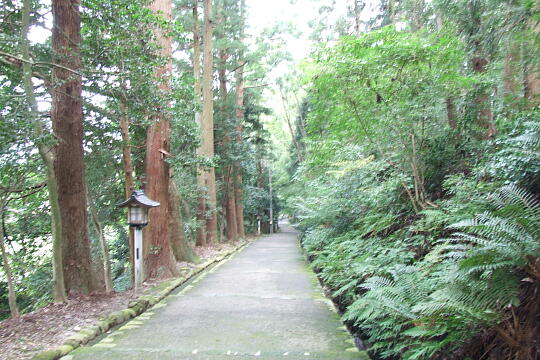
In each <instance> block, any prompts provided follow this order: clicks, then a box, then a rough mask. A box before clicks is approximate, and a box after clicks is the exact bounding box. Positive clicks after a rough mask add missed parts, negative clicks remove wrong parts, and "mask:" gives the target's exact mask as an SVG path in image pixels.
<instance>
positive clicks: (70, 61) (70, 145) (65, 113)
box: [51, 0, 94, 294]
mask: <svg viewBox="0 0 540 360" xmlns="http://www.w3.org/2000/svg"><path fill="white" fill-rule="evenodd" d="M52 14H53V31H52V48H53V61H54V67H53V73H52V75H53V81H52V84H53V88H52V109H51V118H52V124H53V131H54V134H55V136H56V138H57V139H58V145H57V146H56V156H55V159H54V172H55V175H56V180H57V183H58V202H59V205H60V216H61V218H62V221H61V231H62V256H63V269H64V283H65V286H66V291H67V293H68V294H89V293H90V292H92V291H93V290H94V289H93V288H92V279H91V276H92V273H91V260H90V241H89V239H88V233H87V217H86V216H87V214H86V184H85V178H84V152H83V109H82V87H81V85H82V83H81V75H80V74H79V70H80V68H81V56H80V42H81V20H80V12H79V1H78V0H74V1H61V0H53V1H52Z"/></svg>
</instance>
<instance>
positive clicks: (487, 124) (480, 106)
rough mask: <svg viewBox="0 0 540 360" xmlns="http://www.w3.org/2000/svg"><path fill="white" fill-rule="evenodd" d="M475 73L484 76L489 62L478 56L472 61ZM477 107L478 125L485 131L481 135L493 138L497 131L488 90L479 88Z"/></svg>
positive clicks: (476, 99)
mask: <svg viewBox="0 0 540 360" xmlns="http://www.w3.org/2000/svg"><path fill="white" fill-rule="evenodd" d="M472 63H473V71H474V72H475V73H477V74H484V73H485V72H486V71H487V65H488V60H487V59H486V58H485V57H482V56H476V57H475V58H473V60H472ZM475 105H476V113H477V115H476V119H477V120H476V122H477V125H478V126H479V127H480V128H482V129H485V131H484V132H483V133H482V134H481V137H482V138H484V139H490V138H493V137H494V136H495V135H496V133H497V130H496V129H495V124H494V123H493V112H492V111H491V104H490V96H489V93H488V91H487V89H483V88H478V89H477V94H476V98H475Z"/></svg>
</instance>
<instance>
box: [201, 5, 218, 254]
mask: <svg viewBox="0 0 540 360" xmlns="http://www.w3.org/2000/svg"><path fill="white" fill-rule="evenodd" d="M203 4H204V51H203V75H202V95H203V110H202V128H201V132H202V139H201V140H202V141H201V148H202V153H203V155H205V156H207V157H208V158H212V157H213V156H214V100H213V88H212V75H213V63H214V61H213V55H212V48H213V38H212V37H213V20H212V0H204V2H203ZM205 175H206V176H205V177H206V188H207V194H208V198H207V202H206V205H207V206H206V208H207V212H208V218H207V221H206V242H207V243H208V244H213V243H215V242H216V241H217V212H216V174H215V170H214V168H213V167H211V168H209V169H207V170H205Z"/></svg>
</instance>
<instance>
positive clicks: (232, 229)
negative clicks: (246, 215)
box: [218, 17, 238, 241]
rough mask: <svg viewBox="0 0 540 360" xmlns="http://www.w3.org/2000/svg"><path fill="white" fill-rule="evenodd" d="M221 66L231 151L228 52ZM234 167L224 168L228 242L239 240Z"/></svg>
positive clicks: (225, 142) (223, 116) (225, 145)
mask: <svg viewBox="0 0 540 360" xmlns="http://www.w3.org/2000/svg"><path fill="white" fill-rule="evenodd" d="M221 22H222V23H223V24H222V26H225V24H224V22H225V20H224V18H223V17H222V19H221ZM219 57H220V66H219V70H218V76H219V93H220V97H221V109H220V110H221V119H222V121H223V127H224V128H223V132H224V134H225V135H224V136H223V149H225V151H230V150H229V149H230V143H231V136H230V135H229V129H228V124H227V121H226V119H227V101H228V91H227V78H226V75H225V73H226V70H227V69H226V65H227V59H228V57H229V55H228V54H227V52H226V50H224V49H222V50H220V56H219ZM233 168H234V165H233V164H231V163H227V164H225V165H224V168H223V183H224V187H225V189H224V196H223V209H224V211H225V222H226V231H227V235H226V236H227V240H228V241H236V240H237V239H238V233H237V222H236V202H235V189H234V181H235V178H234V174H233V171H234V169H233Z"/></svg>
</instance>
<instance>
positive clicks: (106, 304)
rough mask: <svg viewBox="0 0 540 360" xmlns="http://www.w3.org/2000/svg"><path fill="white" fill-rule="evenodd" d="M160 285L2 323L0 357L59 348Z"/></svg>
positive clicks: (201, 252) (201, 251)
mask: <svg viewBox="0 0 540 360" xmlns="http://www.w3.org/2000/svg"><path fill="white" fill-rule="evenodd" d="M234 246H235V245H233V244H231V245H229V244H218V245H216V246H214V247H206V248H199V247H198V248H196V252H197V255H198V256H199V257H200V258H201V261H202V262H205V261H206V260H209V259H212V258H214V257H217V256H219V255H220V254H221V253H223V252H226V251H229V250H230V249H231V248H233V247H234ZM189 266H193V265H192V264H189V263H179V267H189ZM162 281H165V280H162ZM162 281H154V282H148V283H145V284H144V286H143V287H142V288H141V289H138V290H137V291H135V290H128V291H125V292H121V293H112V294H96V295H91V296H79V297H76V298H71V299H70V300H69V302H68V303H67V304H50V305H48V306H46V307H44V308H41V309H39V310H36V311H34V312H31V313H28V314H24V315H22V316H21V317H20V318H19V319H8V320H4V321H2V322H0V354H2V355H1V356H0V357H1V358H2V359H6V360H12V359H30V358H32V356H34V355H35V354H36V353H38V352H40V351H43V350H45V349H50V348H54V347H57V346H60V345H62V344H63V342H64V340H65V339H66V338H68V337H69V336H71V335H74V334H76V333H78V332H79V331H80V330H81V329H83V328H85V327H88V326H91V325H94V324H95V323H96V321H97V320H98V319H99V318H101V317H103V316H104V315H107V314H109V313H112V312H115V311H119V310H122V309H125V308H127V306H128V303H129V302H130V301H131V300H133V299H136V298H137V297H139V296H141V295H143V294H152V293H153V291H152V290H153V289H158V290H159V286H157V285H159V284H160V283H161V282H162Z"/></svg>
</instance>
